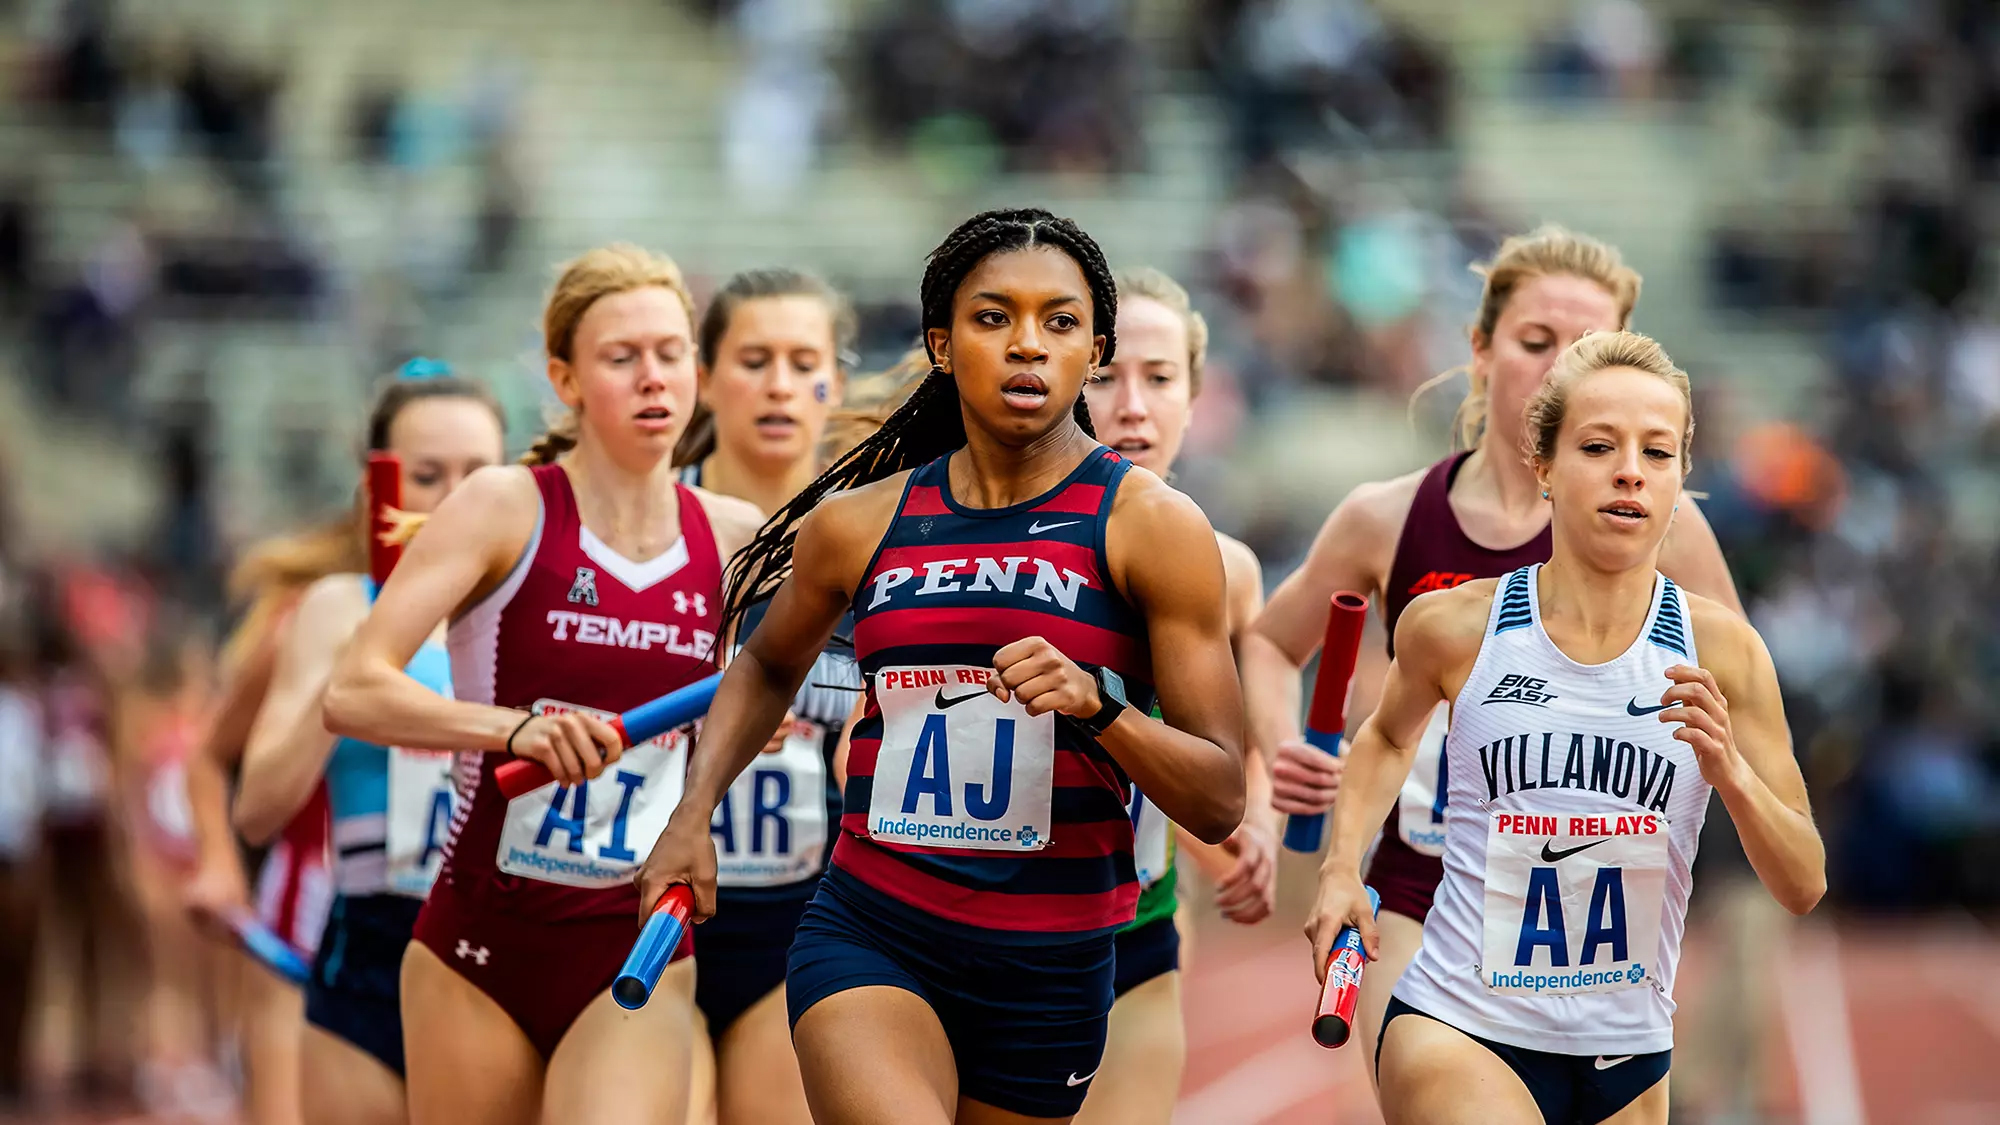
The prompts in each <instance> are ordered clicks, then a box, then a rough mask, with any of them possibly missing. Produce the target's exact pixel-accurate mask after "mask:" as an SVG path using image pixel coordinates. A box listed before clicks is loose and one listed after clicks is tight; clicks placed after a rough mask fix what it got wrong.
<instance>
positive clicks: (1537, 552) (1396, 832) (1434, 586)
mask: <svg viewBox="0 0 2000 1125" xmlns="http://www.w3.org/2000/svg"><path fill="white" fill-rule="evenodd" d="M1470 456H1472V454H1471V453H1470V452H1461V453H1454V454H1452V455H1451V456H1449V457H1446V458H1445V459H1443V460H1442V461H1439V462H1437V463H1436V464H1434V465H1432V466H1431V467H1430V470H1429V471H1428V472H1426V473H1425V474H1424V479H1423V480H1422V481H1421V482H1420V483H1419V484H1418V485H1417V494H1416V496H1414V497H1413V498H1411V500H1410V511H1409V514H1408V515H1406V516H1404V517H1403V533H1402V535H1401V536H1399V537H1398V538H1397V540H1396V556H1395V558H1394V559H1393V560H1391V562H1390V564H1389V584H1388V586H1387V587H1385V588H1384V589H1383V591H1382V618H1383V623H1384V624H1385V625H1387V626H1388V629H1387V632H1388V637H1389V655H1390V656H1392V657H1393V656H1395V655H1396V622H1397V621H1398V620H1399V619H1401V618H1402V616H1403V611H1404V610H1405V609H1408V608H1409V605H1410V603H1411V602H1413V601H1415V600H1417V598H1419V597H1421V596H1423V595H1424V594H1428V593H1430V592H1431V591H1433V590H1449V589H1451V588H1453V587H1454V586H1460V585H1463V584H1465V583H1467V582H1470V581H1472V580H1473V579H1475V578H1498V577H1500V576H1501V575H1503V574H1506V573H1509V572H1510V571H1513V570H1516V569H1518V568H1520V567H1524V566H1528V565H1530V564H1532V563H1538V562H1547V561H1548V558H1549V552H1550V551H1551V550H1553V549H1554V548H1553V544H1554V540H1553V539H1552V538H1551V537H1550V536H1551V532H1550V530H1549V528H1548V526H1546V525H1545V526H1543V528H1542V530H1540V531H1539V532H1536V533H1535V535H1534V536H1533V537H1531V538H1529V539H1528V540H1527V541H1526V542H1524V543H1521V544H1519V545H1518V546H1513V547H1503V548H1500V549H1498V550H1495V549H1493V548H1491V547H1484V546H1481V545H1480V544H1478V543H1475V542H1473V541H1472V537H1471V536H1469V535H1467V534H1466V533H1465V529H1464V528H1463V527H1460V526H1459V523H1458V514H1457V513H1456V512H1453V511H1452V510H1451V484H1452V482H1453V481H1454V480H1457V479H1458V471H1459V470H1460V469H1462V468H1464V467H1465V460H1466V458H1468V457H1470ZM1450 718H1451V708H1450V707H1448V706H1445V705H1444V704H1439V705H1438V709H1437V712H1436V714H1434V715H1432V716H1431V724H1430V726H1429V727H1428V728H1426V729H1425V731H1424V736H1423V738H1422V739H1421V740H1419V741H1418V744H1417V753H1416V757H1415V758H1414V759H1413V760H1412V761H1411V762H1410V773H1409V776H1408V777H1406V778H1404V780H1403V788H1402V791H1401V792H1400V793H1398V794H1397V797H1396V804H1395V807H1394V808H1392V809H1390V810H1389V819H1388V821H1387V822H1386V823H1385V824H1383V826H1382V834H1383V836H1384V838H1385V839H1389V840H1398V841H1401V842H1402V843H1403V844H1406V845H1408V847H1409V848H1410V850H1411V851H1414V852H1417V853H1418V854H1420V855H1426V856H1432V857H1436V856H1440V855H1443V854H1444V805H1445V795H1446V794H1447V793H1448V792H1449V791H1450V788H1451V787H1450V782H1449V779H1448V778H1447V777H1446V775H1445V771H1446V770H1447V769H1448V768H1449V767H1448V765H1447V764H1446V761H1445V757H1444V754H1443V749H1444V735H1445V728H1446V727H1447V725H1449V722H1450ZM1410 862H1411V863H1416V862H1417V861H1416V860H1410ZM1428 866H1430V867H1431V873H1432V875H1436V874H1437V869H1436V867H1435V866H1434V865H1428Z"/></svg>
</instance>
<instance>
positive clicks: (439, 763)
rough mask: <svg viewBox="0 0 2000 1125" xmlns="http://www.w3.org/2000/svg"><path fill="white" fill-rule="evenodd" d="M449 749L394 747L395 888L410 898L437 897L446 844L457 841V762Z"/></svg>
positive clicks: (391, 839) (391, 831)
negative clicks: (454, 814) (454, 770)
mask: <svg viewBox="0 0 2000 1125" xmlns="http://www.w3.org/2000/svg"><path fill="white" fill-rule="evenodd" d="M453 757H454V755H453V754H452V753H451V752H450V751H448V750H440V751H431V750H406V749H404V748H403V747H401V746H391V747H389V816H388V821H389V824H388V843H387V850H388V866H389V874H388V880H389V890H390V891H391V892H392V893H394V894H399V895H407V896H409V897H410V898H423V897H425V896H427V895H429V894H430V893H431V884H432V883H434V882H436V881H437V875H438V868H440V867H442V866H444V846H445V843H446V842H447V841H448V840H450V839H451V815H452V807H453V804H452V802H453V801H454V800H455V799H456V798H455V796H454V793H453V787H452V777H451V774H452V768H451V767H452V760H453Z"/></svg>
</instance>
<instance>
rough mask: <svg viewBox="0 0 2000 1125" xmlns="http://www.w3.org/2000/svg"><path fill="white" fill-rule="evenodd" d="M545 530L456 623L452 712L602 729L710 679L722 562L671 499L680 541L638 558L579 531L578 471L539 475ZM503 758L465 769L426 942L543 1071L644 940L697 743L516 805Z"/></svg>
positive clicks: (647, 753)
mask: <svg viewBox="0 0 2000 1125" xmlns="http://www.w3.org/2000/svg"><path fill="white" fill-rule="evenodd" d="M533 472H534V478H535V487H536V488H537V489H538V490H539V491H540V493H541V499H542V515H541V520H540V524H539V526H538V527H537V528H536V530H535V533H534V535H533V537H532V538H531V539H530V540H529V541H528V546H527V549H526V550H524V551H523V552H522V555H521V561H520V564H519V565H518V566H517V567H516V568H515V570H514V573H513V574H512V575H510V576H509V577H508V579H507V582H506V583H505V584H504V585H502V586H501V587H500V588H499V589H498V590H496V591H494V592H493V593H492V594H491V595H489V596H488V597H487V598H486V599H485V600H484V601H482V602H480V603H479V604H478V605H476V606H474V607H473V608H472V610H471V611H470V612H468V613H466V614H465V615H464V616H463V617H460V618H459V619H458V620H456V621H454V622H452V625H451V630H450V634H449V639H450V646H451V654H452V659H451V673H452V687H453V691H454V694H455V695H456V697H457V698H459V699H461V700H464V701H466V702H469V703H488V704H492V705H493V706H496V707H508V708H516V709H519V710H522V711H533V712H534V713H536V714H545V713H548V712H551V711H569V710H587V711H591V712H594V713H596V714H598V715H600V716H605V717H609V716H612V715H616V714H618V713H619V712H621V711H625V710H628V709H630V708H632V707H636V706H638V705H639V704H641V703H644V702H646V701H647V700H649V699H653V698H655V697H657V696H660V695H663V694H665V693H667V692H669V691H672V690H674V689H675V688H678V687H684V686H686V685H688V684H691V683H693V682H695V681H696V680H699V679H701V678H702V677H704V676H706V675H708V674H709V673H711V672H713V671H715V655H716V633H717V630H718V628H719V626H720V622H721V615H722V606H721V591H722V560H721V558H720V557H719V556H718V555H717V554H716V547H715V537H714V535H713V533H711V532H710V530H709V523H708V516H707V514H706V513H705V512H704V511H703V509H702V505H701V502H700V501H698V500H696V499H695V495H694V493H693V492H692V491H690V490H688V489H687V488H686V487H684V486H682V487H679V488H678V493H679V498H680V499H679V503H680V517H681V538H680V540H679V541H678V542H676V543H675V544H674V546H673V547H672V548H670V549H668V550H667V551H666V552H665V553H663V554H661V555H659V556H657V557H655V558H652V559H650V560H647V561H646V562H643V563H640V562H634V561H632V560H630V559H627V558H624V557H623V556H620V555H618V554H615V553H613V552H612V551H611V549H610V548H609V547H607V546H605V545H604V544H603V543H602V542H601V541H600V540H599V539H598V537H597V536H595V535H593V534H591V532H590V529H589V528H586V527H584V526H583V524H582V522H581V521H580V520H579V519H578V517H577V511H576V500H575V497H574V494H573V493H572V492H571V490H570V482H569V474H568V473H566V472H565V471H564V470H563V469H562V468H561V466H559V465H537V466H535V467H534V469H533ZM505 761H507V758H506V757H504V756H502V755H498V754H480V753H467V754H462V755H460V757H459V761H458V778H459V786H460V792H461V793H463V794H466V795H467V796H468V799H467V800H465V802H464V803H463V805H462V806H461V809H460V812H459V816H460V823H459V826H458V831H457V832H456V833H455V835H454V836H453V839H452V842H451V844H450V845H449V846H448V847H447V848H446V849H445V865H444V871H443V873H442V874H441V875H440V876H439V877H438V882H437V886H436V887H434V888H433V889H432V891H431V897H430V899H429V900H428V901H427V902H426V903H425V905H424V910H423V913H422V915H421V916H420V917H419V918H418V920H417V929H416V939H417V940H418V941H420V942H422V943H423V944H424V945H426V946H428V947H429V948H430V950H431V952H433V953H435V954H436V955H437V957H438V959H439V960H441V961H443V962H444V963H445V964H447V965H450V966H451V967H452V968H454V969H456V970H457V971H458V972H459V973H460V974H461V975H462V976H464V977H465V978H466V979H467V980H469V981H471V982H472V983H473V984H475V985H477V986H478V987H479V989H480V990H481V991H482V992H485V993H486V994H487V995H488V996H491V997H492V998H493V999H494V1001H495V1002H496V1003H498V1004H499V1005H500V1006H501V1007H502V1008H503V1009H505V1010H506V1011H507V1014H508V1015H510V1016H512V1017H513V1018H514V1022H515V1023H517V1024H519V1025H520V1027H521V1030H522V1031H524V1032H526V1033H527V1035H528V1038H529V1040H530V1041H531V1042H532V1043H534V1045H535V1047H536V1048H537V1049H538V1050H540V1051H541V1052H542V1054H543V1056H544V1057H547V1056H549V1055H552V1054H554V1053H555V1049H556V1044H557V1043H559V1042H560V1041H561V1040H562V1037H563V1033H564V1032H566V1031H568V1030H569V1026H570V1024H571V1022H573V1021H574V1020H575V1019H576V1017H577V1015H578V1014H579V1013H580V1012H582V1011H583V1008H584V1006H585V1005H587V1004H589V1003H590V1002H591V1001H592V1000H594V999H596V998H597V997H598V996H599V995H600V994H602V993H603V992H604V991H605V990H607V989H609V988H610V987H611V981H612V979H613V978H614V977H616V976H617V975H618V967H619V965H621V964H622V963H623V962H624V960H625V955H626V953H628V952H629V951H630V950H631V947H632V940H633V939H634V938H636V937H637V936H638V934H639V930H638V919H639V899H638V893H637V892H636V891H635V890H634V889H633V887H632V883H631V876H632V872H633V870H634V869H636V868H637V867H638V864H639V861H640V860H641V859H643V858H644V857H645V854H646V850H647V849H648V848H649V847H650V846H651V845H652V842H653V839H654V837H656V836H658V835H659V833H660V829H661V828H663V827H664V826H665V825H666V821H667V816H668V814H669V813H671V812H673V809H674V804H675V802H676V801H678V800H679V799H680V794H681V781H682V775H683V773H684V772H685V770H686V768H687V735H686V733H685V732H683V731H673V732H670V733H668V734H665V735H662V736H660V737H659V738H656V739H653V740H652V741H650V742H645V743H641V744H640V745H638V746H634V747H632V748H631V749H630V750H627V751H626V752H625V754H624V756H623V757H621V758H620V759H619V760H618V762H617V764H616V765H615V766H613V767H612V768H610V769H607V770H606V771H605V772H604V773H603V774H602V775H600V776H599V777H597V778H596V779H594V780H592V781H589V782H586V783H585V784H583V785H578V786H576V787H574V788H568V787H564V786H560V785H555V784H550V785H546V786H543V787H542V788H540V789H538V790H536V791H534V792H533V793H529V794H527V795H525V796H522V797H519V798H516V799H515V800H513V801H511V802H510V801H508V800H507V799H506V798H505V797H504V796H502V795H501V793H500V790H499V788H498V786H497V784H496V783H495V782H494V780H493V771H494V770H495V769H497V768H498V767H499V766H500V764H501V763H502V762H505Z"/></svg>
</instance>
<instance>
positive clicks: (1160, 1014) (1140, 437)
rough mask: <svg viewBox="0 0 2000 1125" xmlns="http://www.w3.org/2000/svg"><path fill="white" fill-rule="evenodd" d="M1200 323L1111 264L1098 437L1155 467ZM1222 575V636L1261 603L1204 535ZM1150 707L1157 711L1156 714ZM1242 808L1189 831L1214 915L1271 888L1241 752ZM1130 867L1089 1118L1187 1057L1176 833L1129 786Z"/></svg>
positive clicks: (1144, 280)
mask: <svg viewBox="0 0 2000 1125" xmlns="http://www.w3.org/2000/svg"><path fill="white" fill-rule="evenodd" d="M1207 354H1208V323H1207V321H1205V320H1203V319H1202V316H1201V314H1200V313H1198V312H1195V311H1194V309H1193V307H1192V305H1191V304H1190V302H1189V301H1188V294H1187V290H1186V289H1183V288H1181V286H1180V284H1179V283H1178V282H1176V281H1174V279H1173V278H1170V277H1168V276H1167V275H1166V274H1163V273H1161V272H1160V271H1158V270H1152V269H1140V270H1131V271H1128V272H1121V273H1120V274H1119V275H1118V356H1117V358H1116V359H1115V360H1113V361H1112V362H1110V363H1107V364H1105V365H1104V366H1102V367H1100V368H1099V369H1098V371H1097V373H1096V374H1095V375H1093V376H1092V377H1091V379H1090V381H1089V382H1088V383H1086V384H1085V385H1084V400H1085V401H1086V402H1087V403H1088V404H1089V406H1090V420H1091V424H1092V425H1093V426H1094V427H1095V428H1096V430H1097V438H1098V440H1099V441H1102V442H1103V443H1104V444H1105V445H1108V446H1110V447H1111V448H1112V449H1114V450H1116V451H1117V452H1118V453H1119V454H1121V455H1123V456H1125V457H1127V458H1130V459H1131V461H1132V463H1133V464H1135V465H1138V466H1139V467H1141V468H1144V469H1149V470H1151V471H1152V472H1154V473H1155V474H1157V475H1158V476H1160V477H1162V478H1165V477H1166V475H1167V472H1168V470H1169V469H1170V468H1171V467H1172V465H1173V463H1174V459H1175V458H1176V457H1177V456H1179V454H1180V449H1181V441H1182V439H1183V438H1185V437H1186V436H1187V429H1188V421H1189V418H1190V417H1191V415H1192V412H1193V403H1194V398H1195V396H1196V395H1198V394H1200V393H1201V376H1202V363H1203V361H1204V360H1205V359H1206V358H1207ZM1215 541H1216V546H1218V547H1219V548H1221V550H1222V568H1223V572H1224V574H1225V576H1226V581H1227V584H1228V591H1229V593H1228V599H1229V601H1228V614H1229V636H1230V639H1231V640H1232V641H1234V640H1235V639H1236V638H1237V637H1238V636H1240V635H1241V634H1242V633H1243V632H1244V631H1245V630H1247V629H1248V628H1249V627H1250V623H1251V621H1253V620H1254V619H1255V618H1256V616H1257V611H1258V610H1259V609H1261V608H1262V607H1263V604H1264V582H1263V572H1262V569H1261V568H1260V567H1259V566H1258V563H1257V556H1256V555H1255V554H1253V553H1252V552H1251V550H1250V548H1249V547H1246V546H1244V545H1243V544H1242V543H1241V542H1239V541H1237V540H1235V539H1232V538H1230V537H1229V536H1227V535H1223V534H1222V533H1220V532H1217V533H1216V536H1215ZM1156 717H1157V716H1156ZM1246 759H1247V760H1246V763H1245V768H1244V774H1245V778H1246V781H1247V793H1248V797H1249V800H1248V812H1247V814H1246V816H1245V818H1244V821H1243V824H1242V826H1241V827H1239V828H1237V830H1236V832H1235V834H1234V835H1232V836H1230V838H1229V839H1228V840H1227V841H1225V842H1224V844H1223V847H1222V848H1221V849H1210V848H1208V847H1207V845H1204V844H1200V843H1199V842H1198V841H1197V842H1196V844H1195V846H1194V847H1192V848H1190V849H1189V850H1190V852H1191V853H1192V855H1193V857H1194V858H1195V860H1196V861H1197V862H1198V863H1200V864H1201V865H1202V866H1203V867H1204V868H1207V869H1210V872H1211V874H1213V875H1214V876H1215V878H1216V905H1217V906H1218V907H1219V908H1220V909H1221V911H1222V915H1223V917H1225V918H1228V919H1230V920H1231V921H1234V922H1240V923H1244V924H1249V923H1253V922H1259V921H1262V920H1263V919H1264V918H1266V917H1268V916H1269V915H1270V913H1271V907H1272V904H1273V901H1274V899H1275V896H1276V893H1277V873H1278V869H1277V835H1276V831H1275V826H1274V825H1273V824H1272V823H1271V820H1270V792H1269V775H1268V774H1266V773H1265V771H1264V767H1263V764H1262V763H1261V762H1259V761H1257V760H1255V759H1254V758H1251V757H1250V756H1249V755H1247V754H1246ZM1129 808H1130V810H1131V815H1132V825H1133V832H1134V835H1135V837H1136V845H1135V847H1136V851H1135V853H1134V855H1135V859H1136V863H1137V867H1138V873H1139V888H1140V889H1139V907H1138V915H1137V917H1135V918H1134V919H1133V920H1132V922H1131V924H1130V925H1128V926H1126V927H1125V928H1124V929H1122V930H1120V931H1118V950H1117V953H1118V975H1117V978H1116V982H1115V987H1116V991H1117V996H1118V1001H1117V1003H1115V1004H1113V1005H1112V1008H1111V1024H1110V1036H1109V1039H1108V1041H1107V1042H1106V1045H1105V1049H1104V1065H1103V1066H1102V1067H1100V1068H1099V1069H1098V1071H1097V1078H1096V1079H1095V1080H1094V1081H1093V1082H1092V1083H1091V1086H1090V1098H1089V1100H1087V1101H1086V1102H1084V1106H1083V1111H1082V1112H1081V1113H1079V1114H1078V1115H1077V1120H1078V1121H1079V1122H1086V1123H1090V1125H1116V1123H1120V1122H1165V1121H1166V1120H1167V1119H1168V1118H1170V1117H1171V1116H1172V1115H1173V1110H1174V1101H1175V1099H1176V1098H1178V1097H1179V1095H1180V1085H1181V1068H1182V1066H1183V1064H1184V1063H1185V1062H1186V1061H1187V1034H1186V1030H1185V1029H1184V1028H1183V1026H1182V1024H1181V986H1180V966H1181V961H1182V953H1181V932H1180V929H1179V927H1178V925H1177V923H1176V921H1175V917H1174V915H1175V910H1176V907H1177V906H1178V902H1177V901H1176V895H1175V890H1176V888H1177V886H1178V883H1179V873H1178V870H1177V866H1176V860H1177V858H1178V852H1179V849H1178V847H1177V846H1176V845H1177V844H1178V843H1179V841H1178V840H1177V839H1176V837H1177V835H1178V833H1177V832H1176V831H1175V829H1174V826H1173V825H1172V824H1170V823H1169V822H1168V821H1167V818H1166V816H1165V815H1164V814H1162V813H1161V812H1160V810H1159V808H1158V806H1156V805H1154V804H1153V803H1152V802H1151V801H1149V800H1147V799H1146V798H1145V796H1144V795H1143V794H1140V793H1138V792H1137V791H1136V790H1135V791H1134V792H1133V794H1132V796H1131V804H1130V806H1129Z"/></svg>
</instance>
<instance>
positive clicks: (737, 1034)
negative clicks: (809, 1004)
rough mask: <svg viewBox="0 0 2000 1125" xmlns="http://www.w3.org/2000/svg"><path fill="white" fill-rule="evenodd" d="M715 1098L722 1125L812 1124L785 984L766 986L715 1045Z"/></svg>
mask: <svg viewBox="0 0 2000 1125" xmlns="http://www.w3.org/2000/svg"><path fill="white" fill-rule="evenodd" d="M716 1053H717V1055H718V1058H717V1060H716V1101H717V1103H718V1105H719V1106H720V1108H721V1113H720V1120H721V1122H722V1125H812V1110H811V1108H810V1107H808V1106H807V1105H806V1088H805V1084H804V1082H803V1081H801V1080H800V1078H799V1059H798V1056H797V1055H796V1054H794V1053H793V1052H792V1029H791V1028H790V1027H788V1026H786V1023H785V989H784V986H783V985H780V986H778V987H777V988H774V989H772V990H771V991H770V992H769V993H768V994H766V995H765V997H764V998H763V999H762V1000H759V1001H757V1002H756V1003H755V1004H752V1005H751V1006H750V1008H749V1010H748V1011H745V1012H744V1013H743V1014H742V1015H740V1016H738V1017H736V1022H735V1023H732V1024H730V1025H729V1030H728V1031H726V1032H724V1033H723V1035H722V1042H721V1043H719V1044H717V1045H716Z"/></svg>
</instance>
